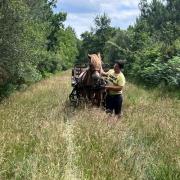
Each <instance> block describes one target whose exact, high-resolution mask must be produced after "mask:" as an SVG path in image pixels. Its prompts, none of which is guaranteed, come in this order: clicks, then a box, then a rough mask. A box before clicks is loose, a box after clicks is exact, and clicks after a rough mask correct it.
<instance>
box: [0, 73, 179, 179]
mask: <svg viewBox="0 0 180 180" xmlns="http://www.w3.org/2000/svg"><path fill="white" fill-rule="evenodd" d="M70 91H71V82H70V73H69V71H67V72H63V73H60V74H57V75H56V76H53V77H51V78H49V79H45V80H43V81H41V82H39V83H36V84H34V85H32V86H30V87H28V88H27V89H26V90H22V91H19V92H15V93H13V94H12V95H11V96H10V97H9V98H7V99H5V100H4V101H3V102H1V104H0V179H53V180H54V179H88V180H92V179H93V180H94V179H99V180H103V179H108V180H111V179H112V180H116V179H117V180H121V179H122V180H123V179H124V180H127V179H140V180H141V179H149V180H152V179H157V180H171V179H172V180H174V179H177V180H178V179H180V122H179V120H180V111H179V109H180V102H179V100H178V99H177V98H172V97H169V96H168V94H165V95H164V94H162V92H161V91H159V90H145V89H143V88H142V87H140V86H137V85H134V84H132V83H130V82H129V83H127V85H126V87H125V90H124V106H123V107H124V109H123V117H122V118H121V119H119V120H118V122H113V121H109V116H108V115H107V114H106V113H105V112H104V111H103V110H102V109H97V108H90V107H89V106H84V107H80V108H77V109H72V107H71V106H70V104H69V101H68V95H69V93H70Z"/></svg>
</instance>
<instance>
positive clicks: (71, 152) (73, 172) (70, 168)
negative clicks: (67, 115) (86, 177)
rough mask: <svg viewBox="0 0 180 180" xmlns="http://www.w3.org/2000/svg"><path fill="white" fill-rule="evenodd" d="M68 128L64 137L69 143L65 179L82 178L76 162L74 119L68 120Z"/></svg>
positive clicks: (76, 179) (75, 179) (74, 179)
mask: <svg viewBox="0 0 180 180" xmlns="http://www.w3.org/2000/svg"><path fill="white" fill-rule="evenodd" d="M65 126H66V128H65V131H64V137H65V140H66V144H67V164H66V167H65V175H64V179H65V180H78V179H80V177H79V176H80V172H79V170H78V167H77V166H76V164H75V162H76V161H77V157H76V156H77V153H76V152H75V149H76V147H75V144H74V134H73V129H74V121H73V120H72V121H71V120H69V119H68V120H67V122H66V125H65Z"/></svg>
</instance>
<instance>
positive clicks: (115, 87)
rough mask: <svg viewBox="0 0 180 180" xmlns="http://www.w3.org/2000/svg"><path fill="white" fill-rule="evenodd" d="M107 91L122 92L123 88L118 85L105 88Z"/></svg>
mask: <svg viewBox="0 0 180 180" xmlns="http://www.w3.org/2000/svg"><path fill="white" fill-rule="evenodd" d="M105 88H106V90H110V91H121V90H122V89H123V86H116V85H109V86H108V85H107V86H105Z"/></svg>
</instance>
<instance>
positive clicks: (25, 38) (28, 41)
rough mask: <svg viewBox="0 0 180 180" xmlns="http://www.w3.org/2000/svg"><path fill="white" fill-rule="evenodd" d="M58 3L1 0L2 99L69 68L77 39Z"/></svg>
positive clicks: (51, 0)
mask: <svg viewBox="0 0 180 180" xmlns="http://www.w3.org/2000/svg"><path fill="white" fill-rule="evenodd" d="M55 7H56V0H38V1H37V0H13V1H12V0H0V98H2V97H4V96H6V95H8V94H9V93H10V92H11V91H12V90H13V89H17V88H22V87H24V86H27V85H29V84H31V83H33V82H36V81H39V80H40V79H42V78H43V77H46V76H48V74H49V73H55V72H56V71H59V70H63V69H67V68H69V67H70V66H71V65H72V64H73V62H74V60H75V58H76V56H77V53H78V49H77V42H78V41H77V38H76V35H75V33H74V30H73V29H72V28H71V27H67V28H65V27H64V24H63V23H64V21H65V20H66V16H67V14H66V13H62V12H61V13H57V14H55V13H53V8H55Z"/></svg>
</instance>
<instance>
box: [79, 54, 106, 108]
mask: <svg viewBox="0 0 180 180" xmlns="http://www.w3.org/2000/svg"><path fill="white" fill-rule="evenodd" d="M88 58H89V66H88V68H87V70H86V71H84V72H82V73H81V74H80V76H79V87H81V88H80V91H79V92H80V95H81V96H82V97H83V98H85V99H87V100H89V101H90V102H91V103H92V104H93V105H96V106H98V107H99V106H100V105H101V103H102V100H103V99H104V97H103V93H104V91H105V90H104V88H103V87H104V86H105V82H104V80H103V79H102V77H101V71H102V60H101V55H100V53H98V54H88Z"/></svg>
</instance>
